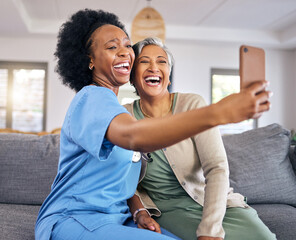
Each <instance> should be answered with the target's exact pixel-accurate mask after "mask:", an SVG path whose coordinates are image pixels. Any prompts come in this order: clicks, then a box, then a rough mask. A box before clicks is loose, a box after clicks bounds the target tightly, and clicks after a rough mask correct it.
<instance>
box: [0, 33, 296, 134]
mask: <svg viewBox="0 0 296 240" xmlns="http://www.w3.org/2000/svg"><path fill="white" fill-rule="evenodd" d="M166 44H167V46H168V47H169V48H170V50H171V51H172V53H173V54H174V57H175V60H176V64H175V69H174V83H173V84H174V88H173V89H174V91H180V92H193V93H198V94H200V95H202V96H203V97H204V98H205V99H206V100H207V101H208V102H209V101H210V87H211V86H210V70H211V68H229V69H238V67H239V55H238V47H239V46H229V45H227V46H223V45H215V44H211V45H209V44H200V43H199V44H198V43H196V42H186V43H181V42H176V41H167V43H166ZM55 46H56V39H55V38H53V37H50V38H39V39H33V38H32V39H14V38H1V37H0V53H1V54H0V60H1V61H42V62H48V84H47V89H48V95H47V121H46V123H47V124H46V130H47V131H51V130H52V129H54V128H57V127H60V126H61V125H62V123H63V119H64V115H65V113H66V110H67V107H68V105H69V103H70V101H71V99H72V98H73V96H74V92H73V91H72V90H70V89H68V88H67V87H64V86H63V85H62V84H61V82H60V80H59V79H58V76H57V74H56V73H55V72H54V67H55V60H54V56H53V53H54V51H55ZM295 76H296V52H295V51H284V50H270V49H266V78H267V79H268V80H269V81H270V83H271V85H270V90H272V91H273V92H274V96H273V97H272V100H271V101H272V109H271V110H270V111H269V112H268V113H265V114H264V115H263V116H262V118H261V119H260V120H259V126H265V125H268V124H270V123H274V122H277V123H280V124H281V125H283V126H285V127H286V128H288V129H292V128H294V129H296V110H295V103H296V94H295V92H296V91H295V90H296V81H295Z"/></svg>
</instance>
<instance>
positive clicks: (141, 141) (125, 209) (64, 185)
mask: <svg viewBox="0 0 296 240" xmlns="http://www.w3.org/2000/svg"><path fill="white" fill-rule="evenodd" d="M55 55H56V57H57V59H58V65H57V71H58V73H59V74H60V76H61V77H62V80H63V83H64V84H66V85H68V86H69V87H70V88H72V89H74V90H75V91H76V92H77V94H76V95H75V97H74V99H73V100H72V102H71V104H70V106H69V109H68V111H67V113H66V117H65V121H64V123H63V126H62V130H61V137H60V159H59V165H58V172H57V176H56V178H55V180H54V183H53V184H52V189H51V193H50V194H49V196H48V197H47V198H46V200H45V201H44V203H43V205H42V206H41V209H40V212H39V215H38V219H37V222H36V228H35V236H36V239H38V240H41V239H42V240H48V239H52V240H55V239H64V240H65V239H71V240H74V239H79V240H81V239H87V240H92V239H108V240H113V239H114V240H118V239H122V240H124V239H127V240H133V239H135V240H136V239H147V240H148V239H149V240H151V239H154V240H156V239H159V240H164V239H167V240H168V239H172V238H175V237H174V236H172V235H170V236H171V237H169V236H165V235H163V234H159V232H160V229H159V226H158V224H157V223H156V222H155V221H154V220H153V219H152V218H151V217H150V215H149V214H148V213H147V212H146V210H145V209H141V208H139V206H140V202H138V201H137V199H135V197H133V195H134V193H135V191H136V186H137V182H138V178H139V173H140V161H139V160H140V156H139V154H138V153H137V152H133V151H131V150H136V151H142V152H149V151H154V150H157V149H160V148H163V147H166V146H169V145H172V144H175V143H177V142H179V141H181V140H184V139H186V138H188V137H190V136H193V135H195V134H197V133H199V132H201V131H203V130H206V129H209V128H211V127H213V126H216V125H219V124H224V123H228V122H237V121H241V120H243V119H246V118H248V117H252V116H254V115H255V116H256V115H257V114H260V113H261V112H263V111H266V110H267V109H268V108H269V103H268V102H267V103H264V104H260V103H263V102H266V101H267V99H268V93H261V94H259V95H256V92H259V91H261V90H262V89H263V88H264V87H265V85H266V83H265V82H261V83H258V84H256V85H255V86H253V88H251V89H250V90H249V93H245V94H241V95H233V96H231V97H229V98H226V99H224V101H221V102H219V103H218V104H216V105H213V106H211V107H207V108H204V109H203V110H193V111H190V112H188V113H182V114H180V115H179V116H174V117H171V118H168V119H163V120H160V121H159V120H154V119H148V120H143V121H137V120H136V119H135V118H133V117H132V116H131V115H130V114H129V113H128V112H127V110H126V109H125V108H124V107H123V106H121V105H120V104H119V102H118V100H117V93H118V88H119V87H120V86H121V85H123V84H125V83H127V82H128V81H129V78H130V71H131V68H132V66H133V62H134V52H133V50H132V48H131V42H130V39H129V37H128V35H127V34H126V32H125V29H124V26H123V25H122V24H121V23H120V22H119V21H118V18H117V17H116V16H115V15H114V14H111V13H106V12H104V11H94V10H88V9H86V10H83V11H79V12H77V13H75V14H74V15H73V16H72V17H71V18H70V20H69V21H67V22H66V23H65V24H64V25H63V26H62V28H61V30H60V33H59V36H58V45H57V50H56V53H55ZM245 98H247V99H248V100H247V101H246V102H245V103H243V104H242V105H241V106H240V107H236V108H233V106H232V105H233V102H236V101H240V102H242V101H241V100H242V99H245ZM254 106H259V107H258V108H257V107H254ZM233 111H234V112H235V113H232V112H233ZM197 119H200V120H198V121H197ZM184 122H186V124H184ZM175 129H177V130H175ZM173 130H174V131H173ZM148 134H152V137H150V138H149V139H147V138H146V136H147V135H148ZM130 198H131V199H130ZM129 199H130V200H129ZM132 215H133V219H132V218H131V217H132ZM133 220H134V221H135V222H136V223H137V225H136V224H135V223H134V222H133ZM137 227H138V228H137ZM139 228H143V229H146V230H142V229H139ZM147 230H150V231H147ZM167 234H168V235H169V233H167Z"/></svg>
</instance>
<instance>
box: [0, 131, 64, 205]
mask: <svg viewBox="0 0 296 240" xmlns="http://www.w3.org/2000/svg"><path fill="white" fill-rule="evenodd" d="M59 139H60V136H59V135H55V134H50V135H44V136H37V135H31V134H20V133H0V179H1V181H0V202H1V203H14V204H41V203H42V202H43V201H44V199H45V198H46V196H47V195H48V194H49V192H50V187H51V184H52V182H53V180H54V178H55V175H56V173H57V165H58V159H59V142H60V141H59Z"/></svg>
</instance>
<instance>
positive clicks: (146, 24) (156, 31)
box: [131, 7, 165, 43]
mask: <svg viewBox="0 0 296 240" xmlns="http://www.w3.org/2000/svg"><path fill="white" fill-rule="evenodd" d="M147 37H158V38H160V39H161V40H162V41H163V42H164V40H165V24H164V20H163V18H162V16H161V15H160V14H159V12H157V11H156V10H155V9H154V8H152V7H146V8H143V9H142V10H141V11H140V12H139V13H138V14H137V15H136V16H135V18H134V20H133V23H132V32H131V39H132V42H133V43H137V42H139V41H141V40H143V39H145V38H147Z"/></svg>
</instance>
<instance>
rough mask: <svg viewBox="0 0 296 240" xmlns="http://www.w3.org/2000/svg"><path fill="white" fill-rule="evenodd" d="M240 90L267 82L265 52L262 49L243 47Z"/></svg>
mask: <svg viewBox="0 0 296 240" xmlns="http://www.w3.org/2000/svg"><path fill="white" fill-rule="evenodd" d="M239 65H240V66H239V72H240V88H241V90H242V89H244V88H246V87H248V86H250V85H251V83H253V82H256V81H260V80H265V52H264V50H263V49H261V48H256V47H252V46H246V45H242V46H241V47H240V64H239Z"/></svg>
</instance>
